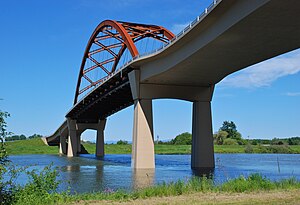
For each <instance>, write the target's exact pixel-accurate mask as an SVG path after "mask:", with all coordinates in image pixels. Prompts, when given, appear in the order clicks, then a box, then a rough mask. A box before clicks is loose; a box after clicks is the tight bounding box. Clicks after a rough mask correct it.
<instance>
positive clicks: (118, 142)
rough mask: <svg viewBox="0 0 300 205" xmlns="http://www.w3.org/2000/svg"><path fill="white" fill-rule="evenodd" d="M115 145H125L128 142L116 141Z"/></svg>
mask: <svg viewBox="0 0 300 205" xmlns="http://www.w3.org/2000/svg"><path fill="white" fill-rule="evenodd" d="M117 144H118V145H126V144H128V142H127V141H125V140H119V141H117Z"/></svg>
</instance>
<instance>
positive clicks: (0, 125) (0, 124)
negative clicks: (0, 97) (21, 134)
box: [0, 110, 10, 170]
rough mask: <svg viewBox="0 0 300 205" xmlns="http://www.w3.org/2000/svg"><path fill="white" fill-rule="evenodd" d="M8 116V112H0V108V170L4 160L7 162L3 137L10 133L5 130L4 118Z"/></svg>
mask: <svg viewBox="0 0 300 205" xmlns="http://www.w3.org/2000/svg"><path fill="white" fill-rule="evenodd" d="M8 117H9V113H7V112H2V111H1V110H0V170H1V166H3V165H4V164H5V162H7V152H6V149H5V144H4V139H5V137H6V136H7V135H9V134H10V133H9V132H7V130H6V127H7V124H6V121H5V119H6V118H8Z"/></svg>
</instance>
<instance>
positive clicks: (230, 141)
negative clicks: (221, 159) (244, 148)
mask: <svg viewBox="0 0 300 205" xmlns="http://www.w3.org/2000/svg"><path fill="white" fill-rule="evenodd" d="M223 145H238V143H237V141H236V140H235V139H231V138H227V139H225V140H224V143H223Z"/></svg>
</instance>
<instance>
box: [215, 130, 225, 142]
mask: <svg viewBox="0 0 300 205" xmlns="http://www.w3.org/2000/svg"><path fill="white" fill-rule="evenodd" d="M227 137H228V132H226V131H222V130H220V131H219V132H217V133H216V134H214V143H215V144H217V145H222V144H223V143H224V140H225V139H226V138H227Z"/></svg>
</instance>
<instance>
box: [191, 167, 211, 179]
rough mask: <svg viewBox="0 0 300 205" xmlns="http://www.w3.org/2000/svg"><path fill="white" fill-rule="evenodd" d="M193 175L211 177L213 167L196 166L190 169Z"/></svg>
mask: <svg viewBox="0 0 300 205" xmlns="http://www.w3.org/2000/svg"><path fill="white" fill-rule="evenodd" d="M192 172H193V175H194V176H197V177H207V178H213V176H214V173H215V168H197V169H195V168H194V169H192Z"/></svg>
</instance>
